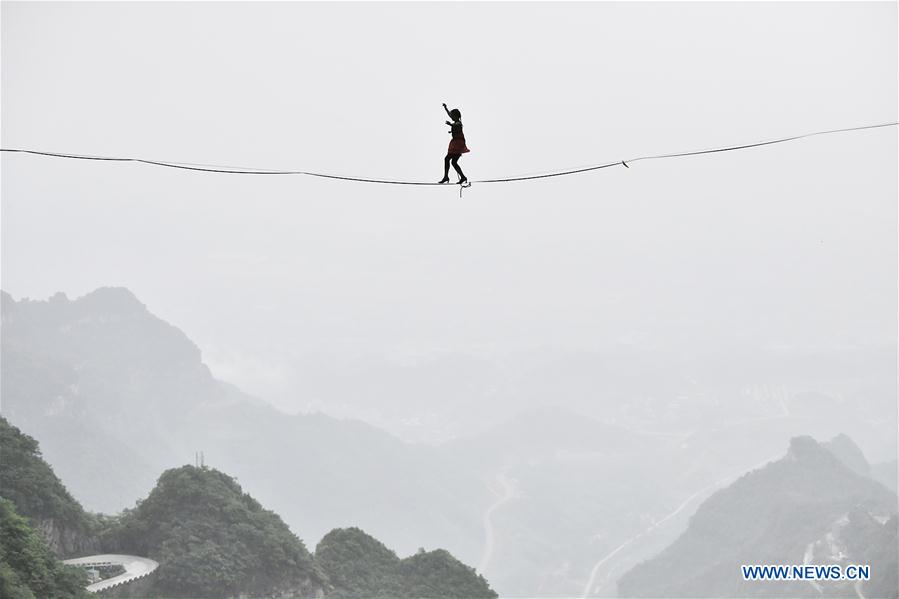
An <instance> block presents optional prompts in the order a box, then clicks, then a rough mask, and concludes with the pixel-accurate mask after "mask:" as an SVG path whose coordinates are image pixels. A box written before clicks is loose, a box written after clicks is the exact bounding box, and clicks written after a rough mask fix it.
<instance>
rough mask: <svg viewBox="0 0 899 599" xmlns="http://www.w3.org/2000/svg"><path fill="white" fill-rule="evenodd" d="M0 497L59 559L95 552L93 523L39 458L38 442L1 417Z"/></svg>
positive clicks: (94, 520) (94, 521)
mask: <svg viewBox="0 0 899 599" xmlns="http://www.w3.org/2000/svg"><path fill="white" fill-rule="evenodd" d="M0 496H2V497H5V498H6V499H8V500H10V501H11V502H12V503H13V505H14V507H15V511H16V512H17V513H18V514H19V515H21V516H26V517H28V518H29V519H30V520H31V522H32V523H33V525H34V526H35V527H37V528H39V529H40V530H41V531H42V533H43V535H44V537H45V538H46V539H47V542H48V543H49V545H50V548H51V549H52V550H53V551H54V552H55V553H56V554H57V555H59V556H64V557H65V556H71V555H75V554H85V553H90V552H91V551H93V550H94V549H95V548H96V543H95V540H94V534H95V532H96V530H95V529H96V525H97V523H96V519H95V518H93V517H92V516H91V515H89V514H87V513H86V512H85V511H84V510H83V509H82V507H81V504H79V503H78V502H77V501H75V499H74V498H73V497H72V495H71V494H70V493H69V492H68V490H67V489H66V488H65V486H64V485H63V484H62V482H60V480H59V479H58V478H57V477H56V474H55V473H54V472H53V469H52V468H50V466H49V465H48V464H47V462H45V461H44V459H43V458H42V457H41V452H40V449H39V447H38V443H37V441H35V440H34V439H33V438H31V437H29V436H28V435H26V434H24V433H23V432H22V431H20V430H19V429H18V428H16V427H15V426H12V425H11V424H10V423H9V422H8V421H7V420H6V418H3V417H2V416H0Z"/></svg>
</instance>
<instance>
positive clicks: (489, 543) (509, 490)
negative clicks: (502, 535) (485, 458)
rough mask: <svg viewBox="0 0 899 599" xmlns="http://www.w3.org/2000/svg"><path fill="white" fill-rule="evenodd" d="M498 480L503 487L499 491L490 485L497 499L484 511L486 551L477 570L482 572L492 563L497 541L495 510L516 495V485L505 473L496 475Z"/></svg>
mask: <svg viewBox="0 0 899 599" xmlns="http://www.w3.org/2000/svg"><path fill="white" fill-rule="evenodd" d="M496 480H497V482H499V485H500V487H501V489H502V490H501V491H500V492H497V491H496V490H495V489H493V487H490V486H489V485H488V488H489V489H490V492H491V493H493V494H494V495H496V496H497V499H496V501H494V502H493V503H492V504H490V507H488V508H487V510H486V511H485V512H484V553H483V555H482V556H481V562H480V563H479V564H478V569H477V571H478V572H480V573H481V574H483V573H484V571H485V570H486V569H487V565H488V564H489V563H490V560H491V558H492V557H493V546H494V543H495V539H496V535H495V533H494V531H493V512H495V511H496V510H498V509H499V508H500V507H502V505H503V504H504V503H506V502H507V501H509V500H510V499H512V498H513V497H515V486H514V485H513V484H512V482H511V481H510V480H509V479H507V478H506V475H505V474H498V475H497V476H496Z"/></svg>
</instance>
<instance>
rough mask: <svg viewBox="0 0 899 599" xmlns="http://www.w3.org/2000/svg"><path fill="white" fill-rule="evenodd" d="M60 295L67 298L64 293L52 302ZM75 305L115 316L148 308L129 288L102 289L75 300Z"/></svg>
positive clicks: (139, 311)
mask: <svg viewBox="0 0 899 599" xmlns="http://www.w3.org/2000/svg"><path fill="white" fill-rule="evenodd" d="M59 295H62V297H63V298H65V297H66V296H65V294H63V293H57V294H56V295H55V296H53V298H51V300H52V299H54V298H55V297H57V296H59ZM75 303H78V304H82V305H85V306H89V307H90V308H92V309H94V310H101V311H104V312H110V313H114V314H135V313H146V312H147V307H146V306H145V305H144V304H143V303H141V301H140V300H139V299H137V296H136V295H134V293H132V292H131V290H130V289H128V288H127V287H100V288H98V289H95V290H94V291H91V292H90V293H88V294H86V295H83V296H81V297H80V298H78V299H77V300H75Z"/></svg>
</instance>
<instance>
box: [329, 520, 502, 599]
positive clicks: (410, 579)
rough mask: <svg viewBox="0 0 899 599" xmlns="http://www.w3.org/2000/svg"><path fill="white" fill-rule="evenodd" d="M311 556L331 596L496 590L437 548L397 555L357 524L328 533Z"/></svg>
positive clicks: (395, 597) (460, 594) (386, 597)
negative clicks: (405, 555)
mask: <svg viewBox="0 0 899 599" xmlns="http://www.w3.org/2000/svg"><path fill="white" fill-rule="evenodd" d="M315 561H316V563H317V564H318V565H319V566H320V567H321V569H322V571H324V572H325V573H326V574H327V576H328V579H329V580H330V583H331V587H332V590H331V592H330V593H329V594H328V596H329V597H333V598H334V599H407V598H408V599H412V598H415V597H440V598H443V599H480V598H485V599H489V598H492V597H496V596H497V594H496V593H495V592H494V591H493V590H492V589H491V588H490V586H489V585H488V584H487V581H486V580H484V577H483V576H480V575H478V574H477V573H476V572H475V571H474V568H471V567H469V566H466V565H465V564H463V563H462V562H460V561H459V560H457V559H456V558H454V557H453V556H452V555H450V554H449V552H447V551H444V550H442V549H438V550H436V551H425V550H423V549H420V550H419V551H418V553H416V554H415V555H412V556H410V557H407V558H405V559H400V558H399V557H397V555H396V554H395V553H394V552H393V551H391V550H390V549H388V548H387V547H385V546H384V545H383V544H382V543H380V542H379V541H378V540H377V539H374V538H373V537H371V536H369V535H367V534H365V533H364V532H363V531H361V530H359V529H358V528H341V529H335V530H332V531H331V532H329V533H328V534H327V535H325V537H324V538H323V539H322V540H321V542H319V544H318V546H317V547H316V548H315Z"/></svg>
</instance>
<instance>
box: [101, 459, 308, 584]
mask: <svg viewBox="0 0 899 599" xmlns="http://www.w3.org/2000/svg"><path fill="white" fill-rule="evenodd" d="M102 542H103V546H104V548H105V549H106V550H107V551H109V552H112V553H128V554H133V555H141V556H146V557H149V558H152V559H154V560H156V561H158V562H159V570H158V571H157V575H156V577H155V580H154V587H155V589H156V590H158V591H159V592H160V593H162V594H164V595H165V596H167V597H226V596H228V597H230V596H237V595H241V594H244V595H249V596H252V597H258V596H269V595H273V594H278V593H282V592H290V593H294V594H297V595H298V596H303V597H306V596H313V595H314V594H315V591H316V590H317V589H320V588H322V587H324V585H325V579H324V577H323V576H321V575H320V574H319V573H318V572H317V570H316V568H315V567H314V564H313V559H312V555H311V554H310V553H309V551H307V550H306V547H305V546H304V545H303V542H302V541H300V539H298V538H297V537H296V536H295V535H294V534H293V533H292V532H291V531H290V529H289V528H288V527H287V525H286V524H284V522H283V521H282V520H281V518H280V517H279V516H278V515H277V514H275V513H274V512H271V511H268V510H266V509H263V507H262V506H261V505H260V504H259V502H257V501H256V500H255V499H253V498H252V497H250V496H249V495H248V494H246V493H244V492H243V490H242V489H241V488H240V486H239V485H238V484H237V483H236V482H235V481H234V479H233V478H231V477H229V476H227V475H226V474H223V473H222V472H219V471H217V470H213V469H210V468H198V467H194V466H183V467H181V468H175V469H172V470H167V471H166V472H164V473H163V474H162V476H160V477H159V482H158V483H157V484H156V487H155V488H154V489H153V490H152V491H151V492H150V494H149V496H148V497H147V498H146V499H144V500H143V501H141V502H140V503H139V504H138V505H137V507H135V508H134V509H131V510H126V511H125V512H124V513H123V514H122V515H121V516H119V517H118V518H115V519H114V520H113V521H112V522H111V523H110V526H109V529H108V530H107V531H105V532H104V534H103V539H102Z"/></svg>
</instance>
